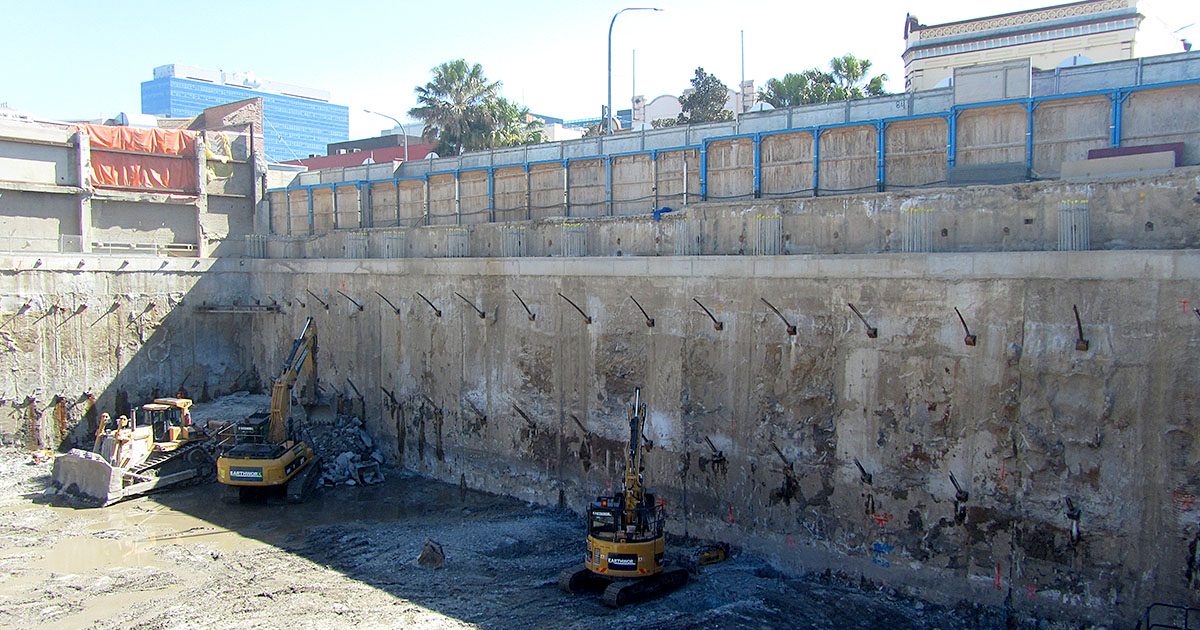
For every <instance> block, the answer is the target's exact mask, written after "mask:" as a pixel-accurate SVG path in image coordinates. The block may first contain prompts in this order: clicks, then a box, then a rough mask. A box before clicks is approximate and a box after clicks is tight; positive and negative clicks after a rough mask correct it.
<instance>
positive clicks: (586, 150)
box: [562, 137, 602, 159]
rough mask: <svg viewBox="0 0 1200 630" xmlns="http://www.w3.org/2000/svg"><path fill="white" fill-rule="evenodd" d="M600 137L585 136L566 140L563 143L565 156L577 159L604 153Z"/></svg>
mask: <svg viewBox="0 0 1200 630" xmlns="http://www.w3.org/2000/svg"><path fill="white" fill-rule="evenodd" d="M600 142H601V140H600V138H598V137H597V138H584V139H582V140H572V141H571V142H564V143H563V145H562V155H563V157H567V158H571V159H577V158H586V157H594V156H598V155H602V153H601V151H600Z"/></svg>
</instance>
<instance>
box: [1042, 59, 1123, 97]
mask: <svg viewBox="0 0 1200 630" xmlns="http://www.w3.org/2000/svg"><path fill="white" fill-rule="evenodd" d="M1137 84H1138V61H1137V60H1136V59H1131V60H1129V61H1125V62H1122V63H1105V64H1089V65H1084V66H1073V67H1068V68H1060V69H1059V71H1058V86H1057V89H1058V92H1057V93H1058V94H1069V93H1071V92H1087V91H1089V90H1107V89H1112V88H1116V87H1124V86H1127V85H1137Z"/></svg>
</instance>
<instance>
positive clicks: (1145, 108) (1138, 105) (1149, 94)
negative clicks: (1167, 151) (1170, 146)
mask: <svg viewBox="0 0 1200 630" xmlns="http://www.w3.org/2000/svg"><path fill="white" fill-rule="evenodd" d="M1197 102H1200V85H1179V86H1174V87H1165V88H1158V89H1153V90H1142V91H1138V92H1134V93H1132V94H1130V95H1129V98H1127V99H1126V100H1125V110H1124V117H1123V118H1122V121H1123V127H1122V136H1123V137H1122V139H1121V144H1122V145H1129V146H1138V145H1144V144H1162V143H1164V142H1182V143H1184V152H1183V164H1184V165H1187V166H1192V165H1196V164H1200V122H1197V114H1196V107H1195V104H1196V103H1197Z"/></svg>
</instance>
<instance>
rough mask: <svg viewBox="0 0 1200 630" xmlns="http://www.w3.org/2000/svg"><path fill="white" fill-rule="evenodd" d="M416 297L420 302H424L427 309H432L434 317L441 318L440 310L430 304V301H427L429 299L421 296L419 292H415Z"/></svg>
mask: <svg viewBox="0 0 1200 630" xmlns="http://www.w3.org/2000/svg"><path fill="white" fill-rule="evenodd" d="M417 297H419V298H421V299H422V300H425V303H426V304H428V305H429V308H431V309H433V314H434V315H436V316H438V317H441V316H442V311H441V309H439V308H438V307H436V306H434V305H433V302H430V301H429V298H427V297H425V296H424V295H421V292H420V291H417Z"/></svg>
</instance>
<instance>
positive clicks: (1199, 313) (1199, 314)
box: [1192, 308, 1200, 319]
mask: <svg viewBox="0 0 1200 630" xmlns="http://www.w3.org/2000/svg"><path fill="white" fill-rule="evenodd" d="M1192 312H1194V313H1195V314H1196V319H1200V308H1194V309H1192Z"/></svg>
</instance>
